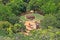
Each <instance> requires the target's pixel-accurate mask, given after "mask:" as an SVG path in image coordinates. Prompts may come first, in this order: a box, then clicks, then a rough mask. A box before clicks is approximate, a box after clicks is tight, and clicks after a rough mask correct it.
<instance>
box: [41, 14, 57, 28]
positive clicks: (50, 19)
mask: <svg viewBox="0 0 60 40" xmlns="http://www.w3.org/2000/svg"><path fill="white" fill-rule="evenodd" d="M56 22H57V21H56V17H55V16H53V15H51V14H49V15H45V17H44V20H42V22H41V25H42V27H43V28H48V26H53V27H56Z"/></svg>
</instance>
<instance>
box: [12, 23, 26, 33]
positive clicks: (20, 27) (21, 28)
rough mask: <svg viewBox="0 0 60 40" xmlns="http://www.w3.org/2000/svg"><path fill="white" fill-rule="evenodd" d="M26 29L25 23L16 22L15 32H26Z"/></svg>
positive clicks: (13, 29)
mask: <svg viewBox="0 0 60 40" xmlns="http://www.w3.org/2000/svg"><path fill="white" fill-rule="evenodd" d="M25 29H26V28H25V26H24V24H23V23H16V24H14V27H13V28H12V31H13V33H18V32H24V31H25Z"/></svg>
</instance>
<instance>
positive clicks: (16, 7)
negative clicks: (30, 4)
mask: <svg viewBox="0 0 60 40" xmlns="http://www.w3.org/2000/svg"><path fill="white" fill-rule="evenodd" d="M7 6H9V7H11V9H12V10H11V11H12V13H14V14H15V15H20V14H21V13H22V12H25V11H26V7H25V3H24V2H23V0H19V1H18V0H11V1H10V3H9V4H7Z"/></svg>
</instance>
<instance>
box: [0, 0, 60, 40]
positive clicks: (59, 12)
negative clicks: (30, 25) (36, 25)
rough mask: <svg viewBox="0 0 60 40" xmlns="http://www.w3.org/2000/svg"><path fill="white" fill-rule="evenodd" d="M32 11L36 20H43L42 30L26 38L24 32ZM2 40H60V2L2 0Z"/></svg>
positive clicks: (0, 33)
mask: <svg viewBox="0 0 60 40" xmlns="http://www.w3.org/2000/svg"><path fill="white" fill-rule="evenodd" d="M30 10H34V12H35V13H33V14H32V15H34V16H35V17H36V18H35V20H37V21H40V20H41V21H40V29H37V30H32V31H31V32H30V34H31V35H28V36H26V35H24V34H23V33H22V32H25V31H26V28H25V25H24V22H25V21H26V20H27V19H26V18H25V15H27V13H26V12H28V11H30ZM36 11H37V12H38V11H39V12H41V11H42V12H43V13H42V14H43V15H40V14H39V13H36ZM22 13H26V14H25V15H21V14H22ZM0 40H60V0H0Z"/></svg>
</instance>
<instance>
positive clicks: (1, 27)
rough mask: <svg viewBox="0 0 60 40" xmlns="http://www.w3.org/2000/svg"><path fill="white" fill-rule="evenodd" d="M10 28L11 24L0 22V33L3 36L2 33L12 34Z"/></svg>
mask: <svg viewBox="0 0 60 40" xmlns="http://www.w3.org/2000/svg"><path fill="white" fill-rule="evenodd" d="M12 27H13V25H12V24H11V23H9V22H8V21H0V32H1V31H2V32H3V34H4V32H5V33H6V34H10V33H12V30H11V28H12ZM2 32H1V33H2Z"/></svg>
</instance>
